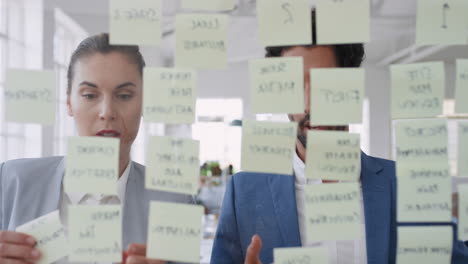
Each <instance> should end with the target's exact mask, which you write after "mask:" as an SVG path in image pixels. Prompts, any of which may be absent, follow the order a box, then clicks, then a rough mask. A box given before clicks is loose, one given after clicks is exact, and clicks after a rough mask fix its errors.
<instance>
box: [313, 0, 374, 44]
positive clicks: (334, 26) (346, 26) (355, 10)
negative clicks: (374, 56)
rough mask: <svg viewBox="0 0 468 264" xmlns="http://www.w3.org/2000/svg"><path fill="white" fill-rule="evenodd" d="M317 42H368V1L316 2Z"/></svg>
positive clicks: (321, 0)
mask: <svg viewBox="0 0 468 264" xmlns="http://www.w3.org/2000/svg"><path fill="white" fill-rule="evenodd" d="M350 21H352V23H350ZM317 41H318V44H344V43H364V42H369V41H370V1H369V0H338V1H337V0H317Z"/></svg>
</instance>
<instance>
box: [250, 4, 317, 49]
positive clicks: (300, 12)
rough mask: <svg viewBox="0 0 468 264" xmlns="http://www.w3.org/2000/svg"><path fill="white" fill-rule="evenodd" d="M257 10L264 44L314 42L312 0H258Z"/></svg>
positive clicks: (280, 44)
mask: <svg viewBox="0 0 468 264" xmlns="http://www.w3.org/2000/svg"><path fill="white" fill-rule="evenodd" d="M257 10H258V11H257V12H258V15H257V17H258V27H259V37H260V40H261V42H262V44H263V46H285V45H299V44H302V45H305V44H312V25H311V12H310V1H308V0H258V1H257Z"/></svg>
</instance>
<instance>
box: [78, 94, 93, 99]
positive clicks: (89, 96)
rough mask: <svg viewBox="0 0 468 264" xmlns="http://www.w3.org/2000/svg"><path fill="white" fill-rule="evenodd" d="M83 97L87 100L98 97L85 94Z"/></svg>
mask: <svg viewBox="0 0 468 264" xmlns="http://www.w3.org/2000/svg"><path fill="white" fill-rule="evenodd" d="M81 96H82V97H84V98H85V99H94V98H96V97H97V96H96V95H95V94H83V95H81Z"/></svg>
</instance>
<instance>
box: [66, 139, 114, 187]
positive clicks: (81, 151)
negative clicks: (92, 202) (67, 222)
mask: <svg viewBox="0 0 468 264" xmlns="http://www.w3.org/2000/svg"><path fill="white" fill-rule="evenodd" d="M119 143H120V141H119V139H117V138H106V137H69V138H68V150H67V157H66V162H65V164H66V168H65V177H64V188H65V191H67V192H84V193H91V194H117V179H118V178H119Z"/></svg>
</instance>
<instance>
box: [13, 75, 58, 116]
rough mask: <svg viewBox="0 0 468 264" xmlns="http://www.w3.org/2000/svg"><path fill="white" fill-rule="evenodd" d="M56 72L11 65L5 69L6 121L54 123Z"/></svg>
mask: <svg viewBox="0 0 468 264" xmlns="http://www.w3.org/2000/svg"><path fill="white" fill-rule="evenodd" d="M55 80H56V76H55V72H54V71H37V70H20V69H8V70H7V71H6V88H5V101H6V102H5V106H6V109H5V111H6V116H5V117H6V121H8V122H19V123H39V124H43V125H53V124H54V123H55V102H56V100H57V99H56V88H55Z"/></svg>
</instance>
